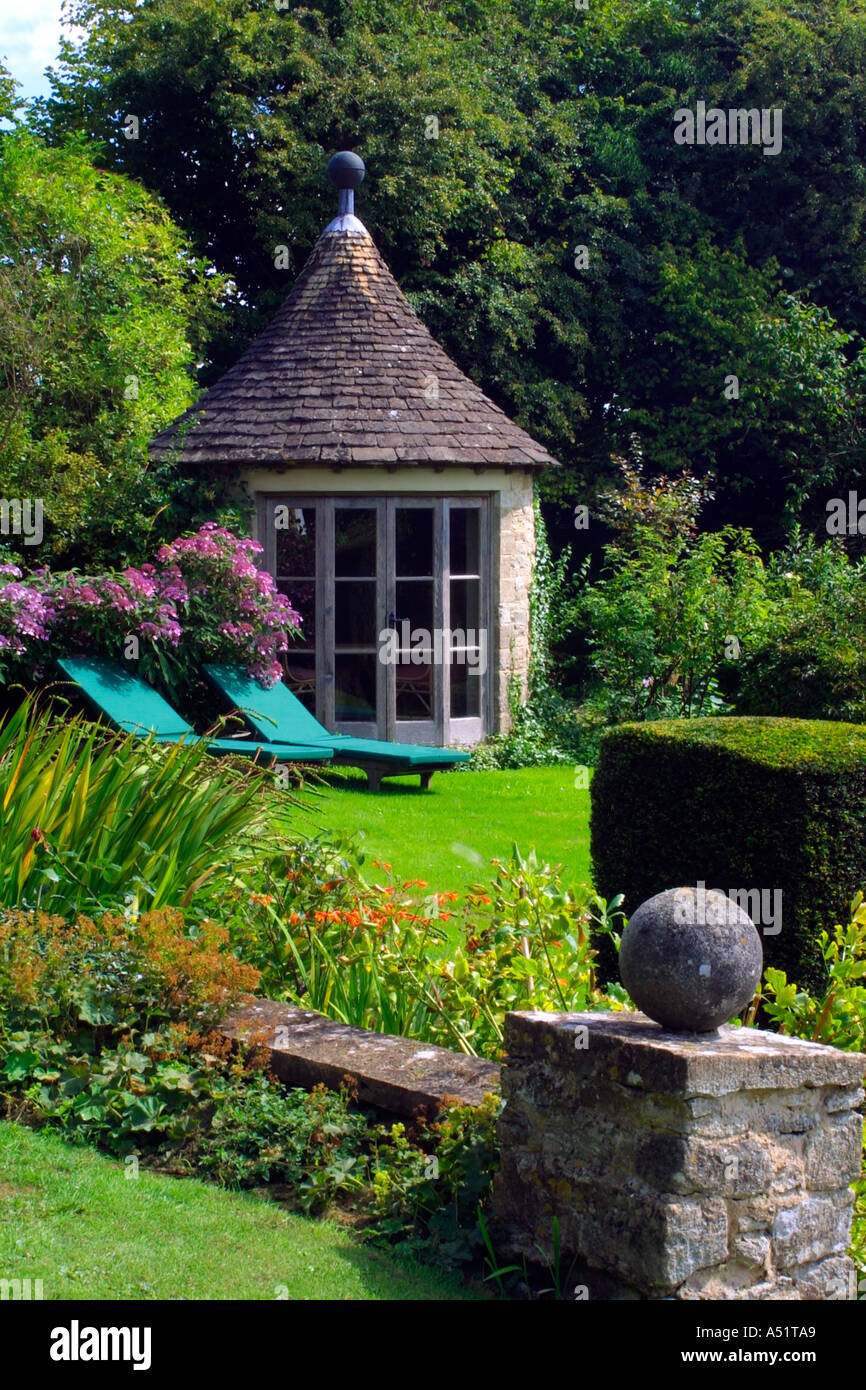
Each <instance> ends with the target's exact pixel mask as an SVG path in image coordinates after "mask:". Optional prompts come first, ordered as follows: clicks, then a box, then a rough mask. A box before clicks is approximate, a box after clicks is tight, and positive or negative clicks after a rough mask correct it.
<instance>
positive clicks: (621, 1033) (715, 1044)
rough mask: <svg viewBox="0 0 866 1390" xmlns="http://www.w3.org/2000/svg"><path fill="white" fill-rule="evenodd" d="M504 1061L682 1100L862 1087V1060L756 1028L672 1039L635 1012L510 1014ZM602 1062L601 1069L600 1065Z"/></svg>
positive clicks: (864, 1059) (864, 1070)
mask: <svg viewBox="0 0 866 1390" xmlns="http://www.w3.org/2000/svg"><path fill="white" fill-rule="evenodd" d="M505 1052H506V1054H507V1057H506V1063H505V1065H506V1067H507V1065H508V1061H507V1058H508V1057H513V1058H515V1059H517V1058H520V1059H530V1060H531V1059H537V1060H538V1061H556V1063H557V1064H558V1065H559V1066H562V1067H563V1068H565V1069H566V1070H567V1071H570V1072H574V1073H576V1074H577V1075H581V1074H586V1073H588V1071H589V1057H590V1054H591V1057H592V1063H591V1070H592V1074H593V1077H594V1079H595V1083H596V1084H597V1083H598V1080H599V1078H600V1077H601V1076H602V1075H607V1076H608V1077H609V1078H610V1080H611V1081H612V1082H618V1083H619V1084H621V1085H625V1086H629V1087H635V1088H641V1089H645V1090H647V1091H652V1092H654V1093H655V1094H659V1095H670V1096H676V1097H678V1098H679V1099H682V1100H686V1099H688V1098H689V1097H693V1096H723V1095H727V1094H730V1093H732V1092H736V1091H762V1090H776V1091H778V1090H795V1089H797V1088H798V1087H801V1086H860V1085H861V1084H862V1081H863V1078H864V1076H866V1055H864V1054H863V1053H861V1052H841V1051H839V1049H838V1048H835V1047H827V1046H825V1045H824V1044H822V1043H813V1042H805V1041H803V1040H802V1039H800V1038H790V1037H787V1036H785V1035H783V1034H779V1033H769V1032H766V1031H764V1030H763V1029H758V1028H740V1027H731V1026H729V1025H725V1026H723V1027H721V1028H719V1029H718V1030H717V1031H716V1032H714V1033H672V1032H668V1031H666V1030H665V1029H664V1028H662V1026H661V1025H660V1024H658V1023H654V1022H653V1021H652V1019H649V1018H647V1016H646V1015H645V1014H640V1013H601V1012H600V1013H574V1014H570V1013H542V1012H525V1013H510V1014H508V1015H507V1017H506V1021H505ZM600 1059H604V1062H605V1066H604V1068H601V1067H600V1066H599V1061H600Z"/></svg>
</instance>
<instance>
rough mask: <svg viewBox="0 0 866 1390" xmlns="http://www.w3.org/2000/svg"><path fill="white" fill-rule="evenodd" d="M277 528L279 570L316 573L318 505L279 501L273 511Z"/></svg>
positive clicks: (292, 573) (284, 572) (294, 572)
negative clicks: (300, 505) (306, 505)
mask: <svg viewBox="0 0 866 1390" xmlns="http://www.w3.org/2000/svg"><path fill="white" fill-rule="evenodd" d="M273 518H274V526H275V527H276V532H277V574H284V575H287V576H288V577H290V578H293V577H294V576H296V575H309V576H310V578H314V577H315V573H316V509H315V507H286V506H285V505H284V504H283V503H281V502H278V503H277V504H276V505H275V507H274V511H273Z"/></svg>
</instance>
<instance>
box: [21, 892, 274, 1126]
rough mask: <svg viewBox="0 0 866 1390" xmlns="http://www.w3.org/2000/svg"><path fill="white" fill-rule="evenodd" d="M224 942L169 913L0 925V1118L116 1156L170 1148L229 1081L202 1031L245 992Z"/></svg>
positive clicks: (247, 971) (25, 919) (30, 916)
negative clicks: (139, 1148)
mask: <svg viewBox="0 0 866 1390" xmlns="http://www.w3.org/2000/svg"><path fill="white" fill-rule="evenodd" d="M227 941H228V933H227V932H226V931H225V929H224V928H222V927H220V926H217V925H216V924H215V923H213V922H207V921H205V922H200V923H197V924H187V923H185V921H184V918H183V915H182V914H181V913H180V912H177V911H167V912H151V913H144V914H142V915H141V916H140V917H128V916H127V917H124V916H120V915H118V914H113V913H104V914H103V915H101V916H99V917H93V918H91V917H86V916H83V915H81V916H78V917H76V918H74V919H71V920H67V919H66V918H64V917H60V916H49V915H48V914H47V913H43V912H8V913H6V914H4V915H3V916H2V917H0V1098H2V1099H3V1101H4V1102H5V1108H6V1110H7V1113H15V1114H16V1115H18V1116H22V1115H23V1116H24V1117H25V1118H28V1119H31V1120H33V1121H35V1122H37V1123H39V1124H49V1125H51V1126H52V1127H55V1128H59V1129H62V1130H63V1131H64V1133H66V1134H67V1135H68V1136H69V1137H70V1138H72V1139H85V1140H88V1141H90V1142H94V1143H97V1144H99V1145H100V1146H101V1147H103V1148H107V1149H109V1150H111V1151H112V1152H115V1153H119V1152H123V1151H124V1150H128V1149H129V1148H131V1147H132V1146H133V1144H134V1143H139V1144H145V1145H147V1144H150V1145H151V1146H153V1145H155V1144H156V1143H157V1142H158V1141H172V1142H178V1141H180V1140H182V1139H183V1138H184V1137H185V1136H186V1135H188V1134H189V1132H190V1131H191V1130H194V1129H195V1128H196V1126H198V1125H201V1124H202V1123H204V1122H205V1121H206V1119H207V1117H208V1114H209V1109H210V1107H211V1106H212V1104H213V1101H214V1098H215V1096H218V1095H219V1092H220V1089H221V1084H222V1082H223V1080H224V1077H225V1075H227V1074H229V1072H230V1064H229V1061H228V1058H227V1053H228V1048H227V1046H226V1045H225V1044H224V1043H223V1041H222V1039H220V1038H219V1037H218V1036H216V1035H212V1036H209V1034H210V1030H211V1029H212V1028H213V1025H214V1023H215V1022H216V1021H217V1019H218V1018H219V1016H220V1014H221V1013H222V1012H223V1011H224V1010H225V1009H226V1008H228V1007H229V1006H230V1005H231V1004H232V1003H233V1002H235V1001H236V1000H238V999H239V998H241V997H243V996H244V995H247V994H249V993H250V992H251V991H252V990H254V989H255V988H256V986H257V983H258V973H257V972H256V971H255V970H254V969H252V968H251V967H250V966H248V965H243V964H241V962H239V961H238V960H237V959H236V958H235V957H234V956H233V955H232V954H231V953H230V952H229V951H228V950H227V949H226V947H227ZM233 1065H234V1067H235V1068H236V1069H239V1070H243V1069H244V1065H245V1060H244V1059H239V1060H238V1061H236V1062H235V1063H234V1064H233Z"/></svg>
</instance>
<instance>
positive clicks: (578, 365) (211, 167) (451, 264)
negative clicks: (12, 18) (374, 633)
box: [34, 0, 866, 540]
mask: <svg viewBox="0 0 866 1390" xmlns="http://www.w3.org/2000/svg"><path fill="white" fill-rule="evenodd" d="M73 11H74V14H73V17H74V19H75V21H76V22H77V23H78V24H81V25H84V26H85V27H86V28H87V30H88V33H87V37H86V38H85V40H84V41H83V43H82V44H81V45H80V47H78V48H75V47H73V46H71V45H67V46H66V48H65V51H64V53H63V61H62V63H61V64H60V66H59V67H58V70H57V73H56V75H55V80H54V94H53V96H52V98H50V99H49V100H47V101H44V102H42V103H40V105H39V108H38V110H37V112H36V114H35V116H34V119H35V120H36V122H37V125H38V128H39V129H40V130H41V131H42V132H43V134H44V135H45V137H46V138H47V139H48V140H50V141H52V142H56V141H62V140H64V139H66V138H68V136H69V135H70V134H83V135H85V136H86V137H87V138H89V139H96V140H99V141H102V142H103V146H104V150H105V159H106V162H107V163H108V164H109V165H110V167H112V168H113V169H115V170H118V171H122V172H123V173H125V174H128V175H130V176H132V177H134V178H135V179H137V180H138V181H140V182H141V183H142V184H144V185H145V186H146V187H148V188H149V189H151V190H153V191H154V192H155V193H157V194H159V195H160V197H161V198H162V199H163V200H164V202H165V204H166V205H167V207H168V208H169V209H170V212H171V214H172V216H173V217H174V218H175V219H176V221H177V222H178V223H179V224H180V225H181V226H182V227H183V228H184V230H185V232H186V233H187V234H188V235H189V237H190V238H191V239H192V243H193V245H194V248H195V251H196V254H197V255H199V256H208V257H210V258H211V259H212V260H213V262H214V263H215V265H216V266H217V267H218V269H219V270H220V271H221V272H223V273H225V274H227V275H229V276H231V277H232V279H233V280H234V282H235V283H236V284H237V286H238V291H239V293H238V295H237V298H236V299H234V300H232V301H229V302H228V303H227V306H226V307H227V313H226V314H225V316H224V319H223V328H222V329H220V330H217V331H214V332H212V334H211V336H210V352H211V359H212V361H211V370H212V371H213V372H216V371H217V370H221V369H223V368H224V367H225V366H227V365H228V364H229V362H231V361H233V360H235V359H236V357H237V355H238V353H239V351H240V349H241V348H242V346H243V345H244V344H245V343H246V342H247V341H248V340H249V338H250V336H251V335H252V334H253V332H255V331H256V330H257V329H258V328H259V327H261V324H262V321H263V318H264V317H266V316H267V315H268V314H269V313H270V312H272V310H273V308H274V306H275V304H276V303H277V302H278V301H279V299H280V298H282V296H284V295H285V293H286V291H287V289H288V287H289V284H290V282H291V278H292V276H293V275H294V274H296V273H297V271H298V270H299V269H300V266H301V265H302V263H303V260H304V259H305V257H306V255H307V254H308V252H309V250H310V247H311V245H312V243H313V241H314V239H315V237H316V236H317V235H318V233H319V232H320V231H321V228H322V227H323V225H324V224H325V222H326V221H327V219H328V217H329V216H330V215H331V213H332V209H333V191H332V190H331V189H330V187H329V186H328V185H327V184H326V183H325V181H324V178H323V170H324V163H325V160H326V158H327V156H328V155H330V154H331V153H333V152H334V151H335V150H338V149H341V148H345V147H349V148H355V149H357V150H358V151H359V153H361V154H362V155H363V157H364V159H365V160H366V162H367V166H368V178H367V181H366V183H365V184H364V185H363V187H362V190H361V196H360V197H359V211H360V213H361V216H362V217H363V218H364V220H365V221H366V222H367V224H368V225H369V226H370V228H371V230H372V231H373V233H374V235H375V236H376V238H377V240H378V242H379V244H380V245H381V246H382V249H383V251H384V253H385V255H386V257H387V258H388V259H389V261H390V263H391V265H392V267H393V268H394V271H395V273H396V274H397V276H398V278H399V279H400V281H401V284H402V285H403V287H404V289H405V290H406V291H407V292H408V293H409V295H410V297H411V298H412V299H413V302H414V303H415V305H416V307H417V308H418V309H419V311H420V312H421V314H422V315H423V316H424V318H425V319H426V321H427V322H428V324H429V325H430V327H431V329H432V330H433V331H434V333H436V334H437V336H438V337H439V338H440V339H441V341H442V342H443V344H444V345H445V346H446V347H447V348H448V350H449V351H450V352H451V353H452V355H453V356H454V357H455V358H456V359H457V360H458V361H459V362H460V364H461V366H463V368H464V369H466V370H468V371H469V372H470V373H471V374H472V375H473V376H474V377H475V378H476V380H478V381H479V382H480V383H481V384H482V385H483V386H484V388H485V389H486V390H487V391H488V392H489V393H490V394H491V395H493V396H494V397H495V398H496V399H497V400H498V401H499V402H500V403H501V404H502V405H503V406H504V407H505V408H506V409H507V410H509V411H510V412H511V413H512V414H513V415H515V417H516V418H517V419H518V420H519V421H520V423H521V424H523V425H524V426H526V427H527V428H528V429H530V430H531V431H532V432H533V433H534V434H536V435H537V436H538V437H539V438H540V439H541V440H542V441H543V442H544V443H546V444H547V445H548V446H549V447H550V448H551V449H552V450H553V451H554V452H555V453H556V454H557V455H558V456H559V457H560V458H561V459H562V460H563V461H564V462H565V463H566V464H567V465H568V467H567V469H566V470H565V471H564V472H563V474H562V475H561V476H560V477H559V478H551V479H550V480H548V482H547V483H546V484H545V486H546V487H547V489H548V496H549V497H551V498H553V499H556V498H559V499H560V500H563V501H565V500H569V501H571V500H572V499H574V498H575V497H576V496H578V497H580V498H581V499H584V498H586V499H587V500H589V498H590V497H591V495H592V493H593V491H594V490H596V489H597V488H598V487H599V486H601V485H602V484H604V485H606V484H607V483H608V482H609V480H610V459H611V456H612V455H614V454H631V455H632V456H634V455H635V454H640V455H642V457H643V458H644V459H645V462H646V463H647V466H648V467H650V468H655V467H658V468H679V467H683V466H684V465H689V464H691V465H693V466H694V467H695V468H696V469H698V470H701V469H704V468H707V467H710V466H712V467H713V471H714V473H715V475H716V492H717V499H718V500H717V507H718V509H719V512H720V514H721V517H722V519H724V520H727V521H730V522H733V523H743V522H752V521H757V523H758V525H759V528H760V531H761V534H762V536H763V537H764V538H766V539H772V540H775V539H778V538H779V535H780V532H781V531H782V529H784V526H785V525H787V524H788V522H789V520H790V519H791V518H792V517H793V516H795V515H797V514H802V515H804V516H805V517H807V518H808V517H809V516H810V515H811V513H812V512H814V511H815V509H816V507H817V508H818V510H822V509H821V508H820V506H819V499H818V500H816V499H817V492H816V490H820V489H824V490H825V491H826V487H827V486H832V487H838V486H844V485H845V480H846V479H847V478H848V475H849V472H850V460H851V456H852V449H856V447H857V444H858V439H859V438H860V435H859V429H860V424H859V422H860V417H861V414H862V371H861V367H860V357H859V348H860V335H863V334H866V262H864V258H863V255H862V246H863V244H864V231H866V228H864V208H866V197H864V195H866V125H864V120H863V114H862V113H863V111H864V109H866V91H864V73H866V62H864V56H866V6H864V0H701V3H700V4H698V3H696V0H590V3H589V5H588V6H587V8H586V9H585V10H580V9H576V8H575V7H574V4H573V3H572V0H442V3H437V4H435V5H434V4H421V3H417V0H308V2H307V3H304V4H300V3H295V2H294V0H287V4H286V6H285V8H278V7H277V3H275V0H147V3H145V4H136V3H135V0H79V3H77V4H76V5H74V6H73ZM698 101H704V102H705V103H706V104H707V106H713V105H715V106H718V107H720V108H722V109H724V110H727V109H729V108H745V109H752V108H756V109H759V110H760V109H764V108H766V109H767V110H775V109H781V111H782V116H783V141H782V148H781V150H780V152H779V153H777V154H774V155H768V154H765V152H764V150H763V148H761V147H760V146H755V145H750V146H745V147H744V146H742V145H728V146H723V145H717V146H714V147H713V146H698V145H691V146H690V145H684V144H677V143H676V141H675V140H674V138H673V137H674V127H675V112H676V111H677V110H678V109H680V108H683V107H687V108H690V109H695V107H696V104H697V102H698ZM130 117H134V118H135V121H134V122H132V123H130V121H129V118H130ZM135 122H137V125H136V124H135ZM127 132H128V133H129V134H131V135H135V136H137V138H127ZM278 246H286V247H288V248H289V253H290V254H289V257H288V271H287V270H286V269H277V266H276V264H275V261H276V259H277V258H276V256H275V248H276V247H278ZM579 248H585V251H582V250H579ZM729 374H733V375H736V376H738V377H739V380H740V397H739V400H738V401H733V400H731V399H728V398H726V397H725V395H724V394H723V389H722V388H723V386H724V378H725V376H726V375H729ZM203 379H207V373H205V376H204V378H203ZM732 407H735V408H732ZM822 495H824V494H823V493H822ZM810 509H811V511H810Z"/></svg>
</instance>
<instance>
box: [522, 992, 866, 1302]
mask: <svg viewBox="0 0 866 1390" xmlns="http://www.w3.org/2000/svg"><path fill="white" fill-rule="evenodd" d="M505 1049H506V1053H507V1058H506V1062H505V1067H504V1072H503V1095H504V1098H505V1101H506V1105H505V1109H504V1111H503V1114H502V1118H501V1120H500V1141H501V1146H502V1162H501V1169H500V1173H499V1176H498V1179H497V1188H496V1197H497V1209H498V1210H497V1215H498V1217H499V1219H500V1221H501V1222H502V1223H503V1231H504V1238H503V1240H502V1242H501V1245H502V1248H503V1253H505V1252H507V1253H508V1254H509V1255H525V1256H526V1258H527V1260H529V1261H535V1262H538V1261H539V1251H538V1247H539V1246H540V1247H541V1248H542V1249H543V1250H544V1251H545V1254H546V1257H547V1258H548V1259H550V1258H551V1257H552V1235H553V1218H554V1216H556V1217H557V1218H558V1220H559V1230H560V1242H561V1250H562V1257H563V1258H562V1264H561V1269H562V1270H563V1274H564V1272H565V1271H566V1270H567V1268H568V1266H569V1263H570V1262H571V1261H572V1260H573V1261H574V1266H573V1272H572V1277H571V1280H570V1284H571V1285H573V1286H574V1288H573V1289H572V1293H571V1296H572V1297H579V1298H586V1297H588V1298H590V1299H594V1298H649V1299H656V1298H676V1299H794V1300H798V1299H828V1298H846V1297H851V1296H853V1288H854V1267H853V1264H852V1261H851V1260H850V1259H849V1258H848V1256H847V1255H846V1253H845V1251H846V1247H847V1245H848V1242H849V1233H850V1223H851V1209H852V1204H853V1193H852V1192H851V1189H850V1187H849V1183H850V1182H851V1181H852V1180H853V1179H854V1178H855V1177H856V1176H857V1175H858V1174H859V1172H860V1165H861V1155H862V1130H863V1120H862V1116H861V1115H860V1113H858V1107H859V1106H860V1104H861V1102H862V1100H863V1090H862V1087H861V1082H862V1080H863V1076H864V1073H866V1057H864V1056H863V1055H861V1054H860V1053H852V1052H840V1051H838V1050H837V1049H836V1048H832V1047H823V1046H820V1045H818V1044H815V1043H808V1042H802V1041H800V1040H799V1039H797V1038H788V1037H782V1036H781V1035H779V1034H776V1033H769V1032H764V1031H762V1030H759V1029H755V1028H735V1027H722V1028H720V1029H719V1030H718V1032H717V1033H712V1034H683V1033H670V1032H666V1031H665V1030H664V1029H663V1028H662V1027H661V1026H660V1025H659V1024H657V1023H653V1022H652V1021H651V1020H650V1019H648V1018H647V1017H646V1016H645V1015H644V1014H626V1013H586V1014H550V1013H512V1014H509V1015H508V1018H507V1021H506V1030H505ZM498 1253H499V1252H498ZM566 1296H568V1293H566Z"/></svg>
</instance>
